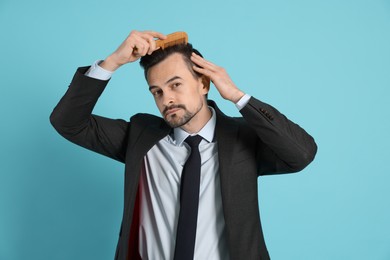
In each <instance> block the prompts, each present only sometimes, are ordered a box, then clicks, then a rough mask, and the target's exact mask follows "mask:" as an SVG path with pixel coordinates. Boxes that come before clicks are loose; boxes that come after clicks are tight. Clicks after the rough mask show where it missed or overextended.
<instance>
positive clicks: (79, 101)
mask: <svg viewBox="0 0 390 260" xmlns="http://www.w3.org/2000/svg"><path fill="white" fill-rule="evenodd" d="M87 69H88V68H87V67H84V68H79V69H78V71H77V72H76V74H75V76H74V78H73V80H72V82H71V84H70V87H69V89H68V91H67V92H66V94H65V95H64V97H63V98H62V99H61V100H60V102H59V103H58V105H57V106H56V107H55V109H54V111H53V113H52V114H51V116H50V120H51V123H52V125H53V126H54V127H55V129H56V130H57V131H58V132H59V133H60V134H61V135H62V136H64V137H65V138H67V139H68V140H70V141H72V142H74V143H76V144H78V145H81V146H83V147H85V148H87V149H90V150H93V151H95V152H98V153H100V154H103V155H105V156H108V157H111V158H113V159H115V160H118V161H120V162H123V163H125V194H124V196H125V197H124V211H123V219H122V225H121V231H120V236H119V241H118V245H117V252H116V256H115V259H119V260H125V259H136V258H137V257H136V251H137V241H136V239H134V238H135V237H136V234H135V231H136V230H137V228H132V226H133V227H136V226H137V217H138V213H137V191H138V183H139V176H140V172H141V167H142V162H143V158H144V155H145V154H146V153H147V152H148V150H149V149H150V148H151V147H152V146H154V145H155V144H156V143H157V142H158V141H159V140H161V139H162V138H164V137H165V136H166V135H168V134H169V133H170V132H171V130H172V129H171V128H170V127H169V126H168V125H167V124H166V123H165V122H164V120H163V119H162V118H160V117H156V116H153V115H149V114H136V115H134V116H133V117H132V118H131V119H130V121H129V122H127V121H124V120H113V119H109V118H105V117H101V116H97V115H93V114H92V110H93V107H94V106H95V104H96V102H97V100H98V98H99V96H100V95H101V93H102V92H103V90H104V88H105V86H106V85H107V83H108V81H101V80H97V79H92V78H89V77H86V76H85V75H84V73H85V72H86V70H87ZM209 105H210V106H212V107H213V108H214V109H215V111H216V115H217V123H216V130H215V135H216V136H215V137H216V141H217V143H218V158H219V165H220V179H221V190H222V205H223V213H224V218H225V222H226V236H227V241H228V247H229V254H230V258H231V259H232V260H241V259H269V254H268V251H267V248H266V245H265V241H264V238H263V232H262V228H261V222H260V215H259V208H258V190H257V189H258V187H257V177H258V176H259V175H265V174H279V173H291V172H297V171H300V170H302V169H303V168H305V167H306V166H307V165H308V164H309V163H310V162H311V161H312V160H313V159H314V156H315V154H316V151H317V146H316V144H315V142H314V139H313V138H312V137H311V136H310V135H308V134H307V133H306V132H305V131H304V130H303V129H302V128H301V127H299V126H298V125H296V124H294V123H293V122H291V121H290V120H288V119H287V118H286V117H285V116H284V115H282V114H281V113H280V112H278V111H277V110H276V109H275V108H273V107H272V106H270V105H268V104H265V103H263V102H261V101H259V100H257V99H255V98H251V99H250V101H249V103H248V104H247V105H246V106H245V107H244V108H243V109H241V111H240V113H241V114H242V117H240V118H232V117H228V116H226V115H224V114H223V113H222V112H221V111H220V110H219V109H218V107H217V106H216V104H215V103H214V102H213V101H209Z"/></svg>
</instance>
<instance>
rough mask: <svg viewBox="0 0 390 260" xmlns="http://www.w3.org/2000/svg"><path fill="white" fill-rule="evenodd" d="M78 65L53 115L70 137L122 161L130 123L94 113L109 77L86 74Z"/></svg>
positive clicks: (52, 119)
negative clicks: (99, 77) (104, 78)
mask: <svg viewBox="0 0 390 260" xmlns="http://www.w3.org/2000/svg"><path fill="white" fill-rule="evenodd" d="M87 70H88V67H82V68H79V69H78V70H77V72H76V74H75V75H74V77H73V79H72V82H71V84H70V86H69V88H68V90H67V92H66V93H65V95H64V96H63V97H62V98H61V100H60V102H59V103H58V104H57V106H56V107H55V108H54V110H53V112H52V113H51V115H50V122H51V124H52V125H53V127H54V128H55V129H56V130H57V132H58V133H59V134H60V135H62V136H63V137H65V138H66V139H68V140H69V141H71V142H73V143H75V144H78V145H80V146H82V147H84V148H87V149H89V150H92V151H95V152H97V153H100V154H103V155H105V156H108V157H110V158H113V159H115V160H118V161H120V162H124V160H125V152H126V144H127V141H126V139H127V136H128V134H127V132H128V131H127V129H128V127H129V123H128V122H126V121H124V120H121V119H118V120H114V119H109V118H105V117H101V116H97V115H93V114H92V110H93V108H94V106H95V104H96V102H97V101H98V99H99V97H100V95H101V94H102V93H103V91H104V89H105V87H106V85H107V83H108V81H103V80H98V79H93V78H90V77H87V76H85V75H84V74H85V72H86V71H87Z"/></svg>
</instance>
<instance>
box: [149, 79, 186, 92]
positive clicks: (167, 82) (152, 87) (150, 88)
mask: <svg viewBox="0 0 390 260" xmlns="http://www.w3.org/2000/svg"><path fill="white" fill-rule="evenodd" d="M177 79H182V78H181V77H179V76H174V77H172V78H170V79H168V80H167V81H166V82H165V83H164V85H167V84H169V83H170V82H172V81H174V80H177ZM154 88H158V87H157V86H150V87H149V91H151V90H152V89H154Z"/></svg>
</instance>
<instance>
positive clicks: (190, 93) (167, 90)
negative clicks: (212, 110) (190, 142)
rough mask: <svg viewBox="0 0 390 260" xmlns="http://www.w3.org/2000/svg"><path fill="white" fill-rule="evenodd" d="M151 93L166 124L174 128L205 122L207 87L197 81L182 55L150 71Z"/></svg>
mask: <svg viewBox="0 0 390 260" xmlns="http://www.w3.org/2000/svg"><path fill="white" fill-rule="evenodd" d="M147 81H148V84H149V90H150V92H151V93H152V95H153V96H154V100H155V102H156V105H157V107H158V109H159V110H160V113H161V115H162V117H163V118H164V120H165V121H166V122H167V123H168V124H169V125H170V126H171V127H183V128H185V126H186V125H190V124H191V123H196V122H199V121H202V117H204V116H205V115H206V114H205V113H206V112H205V111H206V109H207V110H208V108H207V105H206V102H205V96H204V95H205V94H207V92H208V87H205V86H204V84H203V83H202V78H195V77H194V75H193V74H192V73H191V71H190V70H189V68H188V65H187V64H186V63H185V61H184V59H183V56H182V55H181V54H179V53H175V54H172V55H170V56H168V57H167V58H166V59H165V60H163V61H162V62H160V63H158V64H156V65H154V66H153V67H151V68H150V69H149V71H148V74H147Z"/></svg>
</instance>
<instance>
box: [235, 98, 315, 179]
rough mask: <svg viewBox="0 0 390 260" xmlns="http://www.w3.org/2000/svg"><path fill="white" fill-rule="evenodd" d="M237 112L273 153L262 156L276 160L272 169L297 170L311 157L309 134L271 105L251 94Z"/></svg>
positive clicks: (312, 150) (312, 141)
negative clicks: (248, 99) (245, 103)
mask: <svg viewBox="0 0 390 260" xmlns="http://www.w3.org/2000/svg"><path fill="white" fill-rule="evenodd" d="M240 112H241V114H242V115H243V117H244V118H245V120H246V121H247V122H248V124H249V125H250V126H252V128H253V129H254V130H255V131H256V133H257V135H258V137H259V138H260V140H261V142H263V143H264V144H265V145H266V146H267V147H268V148H269V149H270V151H272V152H273V153H274V156H268V155H265V156H264V157H268V158H274V159H275V160H278V161H277V162H275V163H274V165H275V166H274V167H275V169H273V170H275V171H286V172H296V171H300V170H302V169H303V168H305V167H306V166H307V165H308V164H309V163H310V162H311V161H312V160H313V159H314V157H315V154H316V152H317V145H316V143H315V141H314V139H313V137H311V136H310V135H309V134H308V133H307V132H306V131H305V130H304V129H302V128H301V127H300V126H299V125H297V124H295V123H293V122H292V121H290V120H289V119H288V118H287V117H285V116H284V115H283V114H281V113H280V112H279V111H278V110H277V109H275V108H274V107H272V106H270V105H268V104H266V103H263V102H261V101H259V100H257V99H255V98H253V97H252V98H251V99H250V101H249V102H248V104H247V105H246V106H245V107H244V108H243V109H241V110H240ZM283 168H284V169H283Z"/></svg>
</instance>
